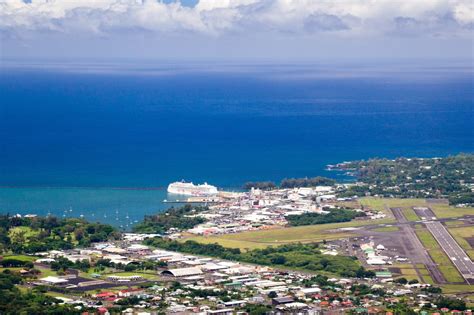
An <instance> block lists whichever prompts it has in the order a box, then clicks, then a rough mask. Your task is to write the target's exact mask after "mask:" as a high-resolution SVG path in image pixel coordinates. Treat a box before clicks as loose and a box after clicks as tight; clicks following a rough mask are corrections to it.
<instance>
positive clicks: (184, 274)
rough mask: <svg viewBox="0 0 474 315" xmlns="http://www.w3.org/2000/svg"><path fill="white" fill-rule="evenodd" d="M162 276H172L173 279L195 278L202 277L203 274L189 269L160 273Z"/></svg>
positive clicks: (192, 268) (200, 271)
mask: <svg viewBox="0 0 474 315" xmlns="http://www.w3.org/2000/svg"><path fill="white" fill-rule="evenodd" d="M161 274H162V275H164V276H173V277H189V276H196V275H202V274H203V272H202V270H201V269H199V268H195V267H191V268H178V269H169V270H165V271H162V272H161Z"/></svg>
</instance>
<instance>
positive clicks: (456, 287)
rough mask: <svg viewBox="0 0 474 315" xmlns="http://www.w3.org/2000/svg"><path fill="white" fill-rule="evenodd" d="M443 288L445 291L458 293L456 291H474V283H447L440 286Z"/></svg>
mask: <svg viewBox="0 0 474 315" xmlns="http://www.w3.org/2000/svg"><path fill="white" fill-rule="evenodd" d="M440 287H441V288H442V289H443V293H448V294H456V293H471V292H472V293H474V285H468V284H445V285H441V286H440Z"/></svg>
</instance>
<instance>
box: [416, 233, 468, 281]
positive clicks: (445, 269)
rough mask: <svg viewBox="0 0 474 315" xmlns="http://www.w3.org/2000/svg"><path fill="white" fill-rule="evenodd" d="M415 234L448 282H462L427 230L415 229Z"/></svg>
mask: <svg viewBox="0 0 474 315" xmlns="http://www.w3.org/2000/svg"><path fill="white" fill-rule="evenodd" d="M416 235H417V236H418V238H419V239H420V241H421V242H422V243H423V246H424V247H425V248H426V250H427V251H428V253H429V255H430V256H431V258H432V259H433V261H434V262H435V263H436V264H437V265H438V268H439V270H440V271H441V273H442V274H443V276H444V277H445V279H446V280H448V281H449V282H464V278H463V277H462V276H461V275H460V274H459V272H458V270H457V269H456V267H455V266H454V265H453V263H452V262H451V260H450V259H449V257H448V256H446V254H445V253H444V251H443V250H442V249H441V247H440V246H439V244H438V242H437V241H436V240H435V239H434V237H433V236H432V235H431V233H430V232H429V231H428V230H417V231H416Z"/></svg>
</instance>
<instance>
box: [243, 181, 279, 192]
mask: <svg viewBox="0 0 474 315" xmlns="http://www.w3.org/2000/svg"><path fill="white" fill-rule="evenodd" d="M243 188H244V189H245V190H250V189H252V188H256V189H261V190H271V189H275V188H277V186H276V184H275V183H274V182H270V181H266V182H246V183H245V184H244V186H243Z"/></svg>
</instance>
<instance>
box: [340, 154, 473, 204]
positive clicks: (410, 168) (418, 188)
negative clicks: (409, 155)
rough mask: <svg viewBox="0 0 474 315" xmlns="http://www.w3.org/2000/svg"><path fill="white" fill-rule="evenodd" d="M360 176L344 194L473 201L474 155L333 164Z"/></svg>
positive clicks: (454, 201) (469, 202)
mask: <svg viewBox="0 0 474 315" xmlns="http://www.w3.org/2000/svg"><path fill="white" fill-rule="evenodd" d="M334 168H336V169H339V170H344V171H347V172H349V174H352V175H354V176H356V177H357V180H358V181H359V182H361V183H362V184H361V185H355V186H352V187H350V188H349V189H348V190H347V191H345V192H344V193H343V194H342V196H353V195H359V196H361V195H367V194H370V195H379V196H384V197H402V198H403V197H415V198H449V200H450V202H451V203H452V204H460V203H463V204H474V192H473V191H472V188H473V185H474V155H472V154H460V155H456V156H450V157H446V158H433V159H406V158H398V159H395V160H387V159H371V160H367V161H355V162H349V163H343V164H338V165H337V166H336V167H334Z"/></svg>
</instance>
